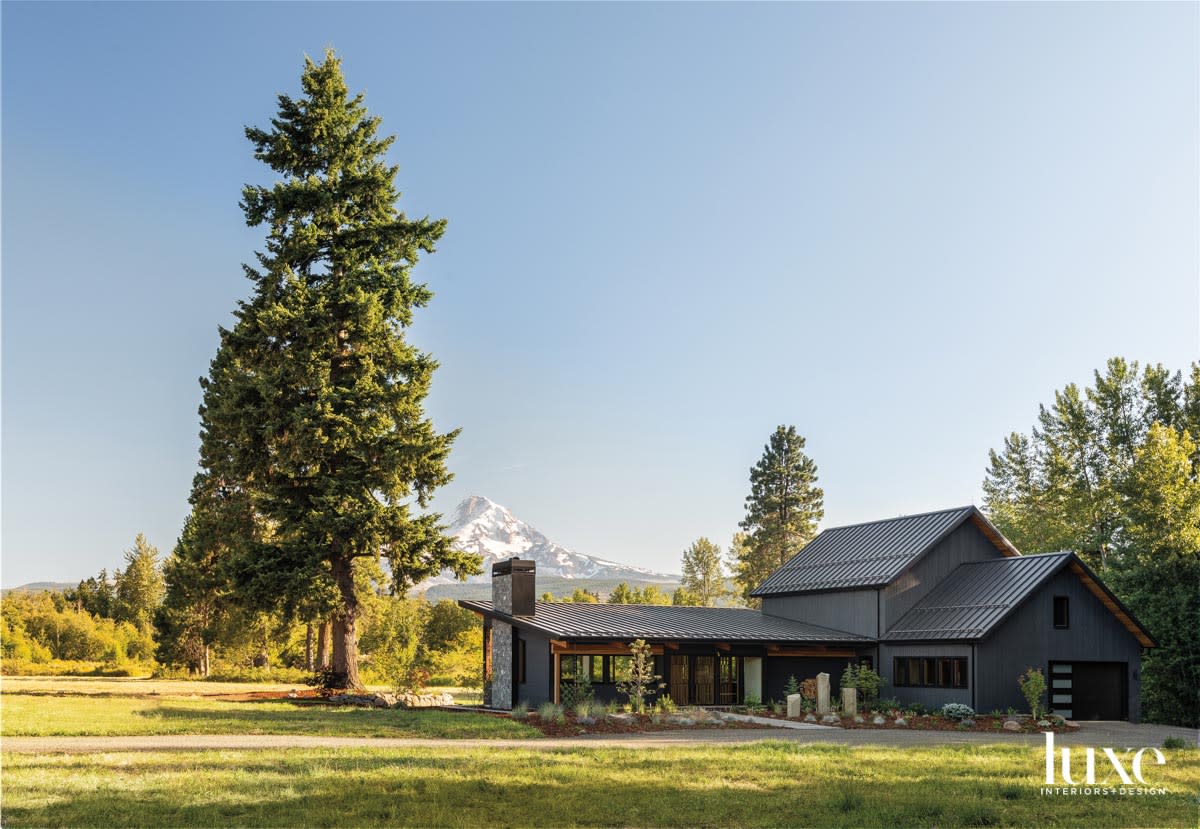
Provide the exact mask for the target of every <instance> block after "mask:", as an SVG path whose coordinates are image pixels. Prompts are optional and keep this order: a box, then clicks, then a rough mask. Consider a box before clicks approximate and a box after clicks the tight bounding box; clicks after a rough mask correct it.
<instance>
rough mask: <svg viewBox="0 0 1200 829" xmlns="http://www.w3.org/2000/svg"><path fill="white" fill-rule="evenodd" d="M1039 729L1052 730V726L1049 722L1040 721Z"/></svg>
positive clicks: (1038, 723) (1038, 722)
mask: <svg viewBox="0 0 1200 829" xmlns="http://www.w3.org/2000/svg"><path fill="white" fill-rule="evenodd" d="M1037 727H1038V728H1051V724H1050V721H1049V720H1038V721H1037Z"/></svg>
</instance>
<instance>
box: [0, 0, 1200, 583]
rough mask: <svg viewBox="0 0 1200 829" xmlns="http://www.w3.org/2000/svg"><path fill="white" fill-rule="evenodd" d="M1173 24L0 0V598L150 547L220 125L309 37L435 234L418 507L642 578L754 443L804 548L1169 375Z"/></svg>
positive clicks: (217, 208) (227, 291)
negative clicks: (1159, 365) (439, 463)
mask: <svg viewBox="0 0 1200 829" xmlns="http://www.w3.org/2000/svg"><path fill="white" fill-rule="evenodd" d="M1198 9H1200V7H1198V6H1197V5H1196V4H1187V3H1177V4H1170V5H1150V4H1138V5H1132V4H1130V5H1118V4H1105V5H1098V4H1069V5H1043V4H1014V5H982V4H962V5H952V4H926V5H911V6H910V5H900V4H887V5H866V4H850V5H815V4H813V5H753V6H746V5H742V6H731V5H715V4H714V5H658V6H651V5H641V6H639V5H628V4H614V5H548V4H532V5H521V6H504V5H491V4H489V5H483V6H481V5H465V4H464V5H437V6H432V5H383V4H369V5H348V4H343V5H338V6H326V5H319V4H303V5H287V4H282V3H272V4H267V5H250V4H216V3H205V4H194V5H187V4H165V3H164V4H149V3H139V4H134V5H116V4H90V5H71V4H65V3H40V4H19V3H10V2H6V3H4V4H3V10H2V15H3V21H2V22H3V263H2V265H3V326H4V327H3V371H4V374H3V562H2V565H3V573H2V577H3V583H4V584H5V585H14V584H20V583H23V582H26V581H31V580H35V579H39V580H40V579H55V580H75V579H78V578H81V577H83V576H86V575H88V574H90V573H93V572H95V571H96V570H98V569H99V568H100V567H102V566H108V567H110V568H111V567H113V566H114V565H116V564H118V563H119V561H120V559H121V551H122V550H123V549H125V548H127V547H129V546H131V544H132V540H133V536H134V534H135V533H137V532H139V531H144V532H146V534H147V535H148V536H149V538H150V540H151V541H152V542H154V543H156V544H157V545H159V547H160V548H162V549H163V551H164V552H165V551H166V550H168V549H169V548H170V547H171V546H172V545H173V544H174V541H175V537H176V535H177V533H178V530H179V527H180V525H181V523H182V521H183V518H184V516H185V514H186V510H187V495H188V489H189V486H190V483H191V477H192V474H193V472H194V470H195V464H196V448H197V443H198V438H197V429H198V426H197V417H196V407H197V405H198V403H199V400H200V392H199V387H198V385H197V378H198V377H199V376H201V375H202V374H204V373H205V372H206V370H207V366H208V361H209V359H210V358H211V357H212V355H213V352H214V350H215V347H216V343H217V326H218V325H219V324H223V323H226V322H228V321H229V319H230V312H231V310H232V309H233V307H234V303H235V301H236V300H237V299H238V298H239V297H243V296H245V295H246V294H247V292H248V290H249V283H248V282H247V281H246V280H245V279H244V278H243V277H242V275H241V269H240V263H241V262H243V261H249V260H250V259H251V257H252V253H253V251H254V250H255V249H256V247H257V246H258V244H259V242H260V239H261V236H260V234H259V232H257V231H253V230H250V229H248V228H246V227H245V226H244V224H243V220H242V216H241V212H240V210H239V208H238V206H237V202H238V198H239V193H240V188H241V186H242V185H243V183H245V182H250V181H255V182H261V181H265V180H268V179H267V172H268V171H266V170H265V168H262V167H261V166H260V165H259V164H258V163H257V162H255V161H254V160H253V158H252V157H251V152H250V148H249V146H248V144H247V142H246V140H245V139H244V137H243V135H242V128H243V126H244V125H246V124H265V123H266V122H267V120H268V118H269V117H270V116H271V115H272V114H273V110H274V104H275V95H276V94H277V93H279V92H283V91H286V92H295V91H296V90H297V87H298V78H299V73H300V69H301V65H302V59H303V56H304V54H306V53H307V54H310V55H319V54H320V52H321V50H322V49H323V48H324V47H326V46H328V45H332V46H334V47H336V48H337V49H338V50H339V52H340V53H341V55H342V57H343V58H344V61H345V64H344V66H345V70H346V74H347V79H348V82H349V84H350V86H351V88H353V89H356V90H364V91H365V92H366V93H367V104H368V106H369V107H370V109H371V110H372V111H373V112H374V113H376V114H379V115H381V116H382V117H383V119H384V126H385V128H386V129H387V130H388V131H389V132H394V133H396V134H397V135H398V136H399V140H398V141H397V142H396V144H395V146H394V149H393V156H394V160H395V161H396V162H398V163H399V164H400V165H401V173H400V182H401V186H402V188H403V190H404V193H405V196H404V199H403V200H402V202H401V205H402V207H404V208H405V209H406V210H407V211H408V212H409V213H410V214H416V215H424V214H428V215H431V216H439V217H440V216H444V217H447V218H448V219H449V229H448V231H447V233H446V236H445V238H444V241H443V243H442V245H441V247H440V250H439V251H438V253H437V254H435V255H434V256H431V257H428V258H427V259H426V260H425V261H424V262H423V263H422V265H421V266H420V268H419V270H418V274H419V275H420V276H421V277H423V278H424V279H425V280H427V281H428V282H429V283H430V285H431V286H432V287H433V288H434V290H435V291H436V297H435V299H434V301H433V304H432V306H431V307H430V308H429V309H428V310H426V311H424V312H423V313H421V315H420V317H419V320H418V322H417V325H416V326H415V328H414V330H413V332H412V337H413V338H414V340H415V341H416V342H418V343H419V344H420V345H421V346H422V347H424V348H426V349H428V350H429V351H431V352H432V353H433V354H434V355H435V356H436V357H437V358H438V359H439V360H440V361H441V364H442V368H441V369H440V371H439V373H438V375H437V376H436V378H435V382H434V391H433V394H432V397H431V400H430V411H431V412H432V414H433V416H434V418H435V420H436V422H437V424H438V425H439V426H440V427H443V428H447V429H448V428H451V427H455V426H461V427H463V434H462V437H461V438H460V439H459V441H458V443H457V446H456V449H455V451H454V453H453V455H452V458H451V462H452V468H453V470H454V471H455V473H456V474H457V478H456V480H455V481H454V483H453V484H452V485H451V486H449V487H447V488H446V489H445V490H444V491H443V493H442V495H440V496H439V498H438V506H439V507H440V508H441V509H443V510H450V509H452V508H453V506H454V504H455V503H456V502H457V500H458V499H459V498H461V497H463V496H465V495H468V494H476V493H477V494H483V495H487V496H489V497H491V498H492V499H494V500H496V501H499V502H500V503H503V504H505V505H507V506H509V507H511V508H512V509H513V510H514V511H515V512H516V513H517V514H518V515H519V516H522V517H524V518H525V519H526V520H528V521H530V522H531V523H533V524H534V525H535V526H537V527H539V528H541V529H542V530H543V531H545V532H546V533H547V534H549V535H550V536H551V537H552V538H554V539H556V540H558V541H560V542H561V543H563V544H565V545H567V546H570V547H573V548H576V549H578V550H579V551H581V552H585V553H589V554H594V555H602V556H606V557H609V558H614V559H618V560H622V561H628V562H636V563H638V564H642V565H647V566H652V567H656V568H659V569H670V570H676V569H677V567H678V558H679V554H680V552H681V551H682V550H683V548H684V547H685V546H686V545H687V544H688V542H689V541H691V540H692V539H693V538H695V537H697V536H700V535H708V536H710V537H712V538H714V539H715V540H717V541H718V542H719V543H721V544H722V545H724V544H726V543H727V542H728V539H729V536H730V535H731V533H732V532H733V531H734V530H735V528H736V523H737V521H738V520H739V519H740V518H741V517H742V499H743V498H744V496H745V494H746V492H747V489H748V484H747V472H748V469H749V467H750V466H751V464H752V463H753V462H754V461H755V460H756V459H757V457H758V456H759V454H760V452H761V449H762V445H763V443H764V442H765V440H766V438H767V436H768V434H769V433H770V432H771V430H772V429H773V428H774V427H775V426H776V425H777V424H780V423H790V424H795V425H796V426H797V427H798V429H799V430H800V432H801V433H802V434H804V435H805V436H807V438H808V450H809V453H810V454H811V456H812V457H813V458H814V459H815V460H816V462H817V464H818V465H819V468H820V476H821V483H822V484H823V486H824V487H825V491H826V521H825V525H827V526H828V525H834V524H839V523H845V522H851V521H856V520H868V519H871V518H877V517H886V516H892V515H897V514H900V513H906V512H915V511H922V510H927V509H936V508H941V507H946V506H951V505H958V504H963V503H967V502H970V501H972V500H977V499H978V498H979V497H980V482H981V480H982V478H983V474H984V468H985V464H986V457H987V450H988V449H989V447H993V446H997V445H998V444H999V443H1000V442H1001V440H1002V438H1003V437H1004V435H1005V434H1007V433H1008V432H1010V431H1012V430H1014V429H1020V430H1026V429H1028V427H1029V425H1030V424H1031V422H1032V420H1033V418H1034V415H1035V412H1036V406H1037V404H1038V403H1039V402H1041V401H1045V400H1048V399H1049V398H1050V397H1051V395H1052V393H1053V390H1054V389H1056V388H1059V387H1061V386H1063V385H1064V384H1066V383H1067V382H1070V381H1087V380H1088V379H1089V377H1090V372H1091V371H1092V369H1093V368H1096V367H1098V366H1101V365H1102V364H1103V362H1104V360H1105V359H1106V358H1107V357H1109V356H1111V355H1117V354H1119V355H1125V356H1127V357H1129V358H1133V359H1139V360H1142V361H1154V362H1160V361H1161V362H1163V363H1166V364H1168V365H1170V366H1172V367H1175V368H1185V367H1186V366H1187V365H1188V363H1189V361H1191V360H1193V359H1195V358H1196V357H1197V355H1200V321H1198V306H1200V300H1198V285H1197V283H1198V276H1197V274H1198V272H1200V261H1198V256H1200V254H1198V251H1200V230H1198V227H1200V204H1198V197H1197V182H1198V179H1200V171H1198V162H1197V159H1198V157H1200V139H1198V135H1197V124H1198V123H1200V110H1198V105H1197V101H1198V100H1200V89H1198V80H1197V79H1198V78H1200V50H1198V47H1197V43H1198V38H1197V35H1198V29H1200V26H1198V15H1200V11H1198Z"/></svg>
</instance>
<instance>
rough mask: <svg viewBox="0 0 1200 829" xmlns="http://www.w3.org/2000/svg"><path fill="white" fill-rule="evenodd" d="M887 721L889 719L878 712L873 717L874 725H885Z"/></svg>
mask: <svg viewBox="0 0 1200 829" xmlns="http://www.w3.org/2000/svg"><path fill="white" fill-rule="evenodd" d="M886 722H887V719H886V718H885V717H884V716H883V714H876V715H875V716H874V717H872V718H871V723H872V725H883V724H884V723H886Z"/></svg>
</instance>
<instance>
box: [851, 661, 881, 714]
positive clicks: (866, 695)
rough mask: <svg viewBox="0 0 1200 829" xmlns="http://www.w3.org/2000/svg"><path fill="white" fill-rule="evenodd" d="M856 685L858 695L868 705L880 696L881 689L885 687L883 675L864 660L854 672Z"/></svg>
mask: <svg viewBox="0 0 1200 829" xmlns="http://www.w3.org/2000/svg"><path fill="white" fill-rule="evenodd" d="M854 687H856V688H858V697H859V699H861V700H862V702H863V704H864V705H866V704H867V703H869V702H870V701H871V700H873V699H875V698H876V697H878V696H879V689H880V688H882V687H883V677H881V676H880V675H879V674H878V673H877V672H876V671H875V670H874V669H873V668H872V667H871V666H870V665H868V664H867V663H866V662H863V663H862V664H860V665H859V666H858V670H857V671H855V673H854Z"/></svg>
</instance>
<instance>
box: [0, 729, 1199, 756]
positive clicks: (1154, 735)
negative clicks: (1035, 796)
mask: <svg viewBox="0 0 1200 829" xmlns="http://www.w3.org/2000/svg"><path fill="white" fill-rule="evenodd" d="M1167 737H1180V738H1182V739H1184V740H1187V741H1188V742H1189V744H1191V745H1197V733H1196V732H1195V731H1193V730H1192V729H1188V728H1176V727H1174V726H1168V725H1132V724H1130V723H1125V722H1089V723H1083V724H1082V725H1081V727H1080V729H1079V731H1078V732H1076V733H1074V734H1057V735H1055V738H1054V739H1055V743H1056V744H1058V745H1090V746H1095V747H1105V746H1107V747H1111V748H1115V749H1126V748H1141V747H1143V746H1161V745H1162V742H1163V740H1165V739H1166V738H1167ZM758 740H787V741H790V742H796V743H834V744H840V745H884V746H903V745H910V746H919V745H948V744H952V743H954V744H957V743H975V744H979V745H984V744H1000V745H1004V744H1008V745H1022V744H1024V745H1042V744H1043V743H1044V742H1045V738H1044V737H1043V736H1042V735H1041V734H1008V733H1002V734H980V733H976V732H958V731H902V730H886V731H883V730H879V731H877V730H872V729H841V728H820V729H811V728H809V729H795V728H764V729H698V730H689V731H659V732H653V733H644V734H621V735H612V734H599V735H594V736H583V737H570V738H557V737H556V738H546V739H537V738H533V739H528V740H479V739H468V740H447V739H420V738H396V737H314V736H303V735H283V734H278V735H276V734H201V735H178V734H173V735H163V736H146V737H4V738H2V739H0V751H11V752H19V753H22V754H54V753H67V754H95V753H107V752H117V751H243V750H251V751H252V750H262V749H270V750H277V749H288V748H310V749H311V748H377V749H393V750H396V749H422V748H425V749H453V748H515V749H527V750H530V751H554V750H562V749H573V748H574V749H578V748H583V747H586V748H601V747H603V748H626V749H655V748H668V747H671V746H705V745H718V744H730V743H751V742H756V741H758Z"/></svg>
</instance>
